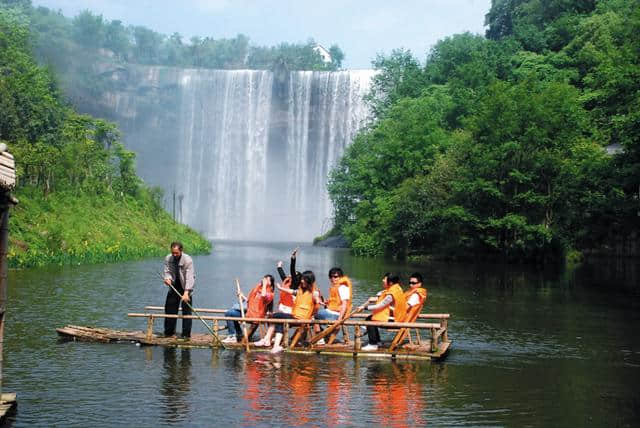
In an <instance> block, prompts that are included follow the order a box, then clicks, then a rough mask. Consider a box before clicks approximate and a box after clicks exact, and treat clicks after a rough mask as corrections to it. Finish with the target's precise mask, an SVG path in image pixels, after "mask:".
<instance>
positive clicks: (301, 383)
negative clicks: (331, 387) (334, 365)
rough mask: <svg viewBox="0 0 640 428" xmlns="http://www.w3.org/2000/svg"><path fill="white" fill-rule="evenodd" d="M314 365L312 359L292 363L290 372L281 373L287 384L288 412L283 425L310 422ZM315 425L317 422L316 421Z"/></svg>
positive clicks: (298, 424)
mask: <svg viewBox="0 0 640 428" xmlns="http://www.w3.org/2000/svg"><path fill="white" fill-rule="evenodd" d="M315 371H316V364H315V363H314V362H313V360H312V359H309V360H306V359H305V360H302V361H296V362H295V363H294V362H292V364H291V366H290V370H289V371H288V372H287V373H283V375H284V376H283V377H282V381H283V383H285V384H288V386H289V388H288V391H289V394H290V395H289V396H288V397H287V398H286V400H287V402H288V403H289V411H288V412H287V415H286V418H285V419H284V420H283V422H285V423H284V425H294V426H300V425H309V424H310V423H311V422H312V417H313V416H314V413H313V408H314V406H313V402H312V397H311V395H312V391H313V385H314V373H315ZM316 423H317V421H316Z"/></svg>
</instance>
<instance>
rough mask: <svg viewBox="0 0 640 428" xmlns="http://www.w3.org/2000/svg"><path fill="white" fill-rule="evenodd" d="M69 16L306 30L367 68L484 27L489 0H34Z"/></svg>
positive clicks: (228, 29)
mask: <svg viewBox="0 0 640 428" xmlns="http://www.w3.org/2000/svg"><path fill="white" fill-rule="evenodd" d="M32 2H33V4H34V5H35V6H46V7H48V8H50V9H54V10H58V9H59V10H61V11H62V13H63V14H64V15H66V16H69V17H73V16H75V15H77V14H78V12H80V11H82V10H84V9H88V10H90V11H91V12H93V13H95V14H102V15H103V17H104V18H106V19H108V20H114V19H119V20H121V21H123V23H124V24H126V25H143V26H145V27H148V28H151V29H152V30H155V31H157V32H160V33H163V34H166V35H170V34H172V33H174V32H178V33H180V34H182V35H183V36H184V39H185V40H188V39H189V38H190V37H191V36H196V35H197V36H201V37H207V36H208V37H213V38H214V39H218V38H225V37H226V38H230V37H235V36H236V35H237V34H239V33H242V34H245V35H247V36H248V37H249V38H250V39H251V42H252V43H253V44H256V45H269V46H270V45H277V44H279V43H281V42H289V43H294V42H305V41H306V40H307V39H309V38H310V37H311V38H313V39H315V41H316V42H318V43H320V44H321V45H323V46H325V47H326V48H329V46H330V45H332V44H334V43H335V44H337V45H338V46H340V48H341V49H342V50H343V51H344V52H345V55H346V57H345V60H344V62H343V66H344V67H345V68H349V69H358V68H370V66H371V61H372V60H373V59H374V58H375V57H376V54H378V53H382V54H389V53H390V52H391V50H392V49H395V48H405V49H410V50H411V51H412V52H413V54H414V55H415V56H416V57H417V58H419V59H420V60H422V61H424V59H426V56H427V53H428V52H429V49H430V48H431V47H432V46H433V45H434V44H435V43H436V42H437V41H438V40H440V39H442V38H444V37H446V36H450V35H453V34H457V33H462V32H465V31H470V32H472V33H480V34H483V33H484V15H485V14H486V13H487V12H488V11H489V7H490V6H491V0H396V1H392V0H318V1H310V0H32Z"/></svg>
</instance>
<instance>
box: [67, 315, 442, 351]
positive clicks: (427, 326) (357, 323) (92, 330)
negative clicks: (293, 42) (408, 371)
mask: <svg viewBox="0 0 640 428" xmlns="http://www.w3.org/2000/svg"><path fill="white" fill-rule="evenodd" d="M144 309H145V312H141V313H129V314H127V316H129V317H131V318H145V319H146V320H147V325H146V327H147V328H146V330H144V331H143V330H138V331H123V330H113V329H108V328H97V327H83V326H76V325H67V326H66V327H63V328H58V329H56V331H57V332H58V334H59V335H60V336H61V337H62V338H64V339H69V340H79V341H90V342H102V343H118V342H128V343H130V342H134V343H139V344H140V345H146V346H168V347H193V348H219V347H220V346H221V345H220V343H219V342H218V340H216V338H215V337H214V336H213V335H212V334H209V333H207V334H202V333H194V334H192V336H191V337H190V338H188V339H181V338H175V337H164V336H162V335H158V334H155V333H154V332H153V327H154V321H155V320H156V319H164V318H176V319H187V318H191V319H197V318H198V317H196V316H194V315H167V314H165V313H164V307H162V306H146V307H145V308H144ZM195 310H196V311H197V312H198V313H200V314H201V319H202V320H204V321H205V322H210V323H211V328H212V330H213V331H215V332H222V331H224V330H226V325H225V324H226V323H225V321H227V320H231V321H237V322H243V321H244V322H246V323H247V324H249V325H250V326H251V330H252V332H254V331H255V332H257V331H258V330H260V329H262V328H263V327H266V324H270V323H272V324H276V323H277V324H284V326H283V328H284V333H285V334H284V337H283V347H284V348H285V352H290V353H305V354H325V355H342V356H352V357H360V356H366V357H383V358H392V359H396V358H403V359H422V360H431V359H434V360H439V359H442V358H444V357H445V356H446V354H447V353H448V351H449V348H450V346H451V340H450V339H449V337H448V327H447V325H448V320H449V314H420V315H419V316H418V318H417V319H416V321H415V322H378V321H366V320H364V318H365V317H366V315H364V314H355V315H353V316H352V317H351V318H350V319H348V320H347V321H345V322H344V324H343V326H342V329H341V331H342V334H341V335H340V336H342V342H339V343H337V342H333V339H332V340H329V341H328V342H327V344H323V345H318V344H309V343H308V342H305V341H304V340H301V338H302V337H303V336H304V333H305V332H306V333H307V338H309V335H311V336H312V335H313V333H312V332H311V331H310V330H312V329H311V327H312V326H313V325H314V324H320V325H324V326H327V325H331V324H333V323H335V321H320V320H295V319H272V318H247V317H245V318H234V317H225V316H224V313H225V312H226V310H224V309H205V308H196V309H195ZM366 326H375V327H378V328H380V329H383V330H385V329H386V330H389V331H391V332H392V333H393V334H394V339H402V340H394V341H392V342H390V343H387V344H386V345H385V344H384V343H383V344H381V346H380V347H379V349H378V350H376V351H364V350H362V336H363V334H365V333H364V332H363V329H362V327H366ZM349 330H351V335H350V334H349ZM425 330H426V332H427V335H426V336H427V337H426V338H423V337H421V335H420V332H423V333H424V332H425ZM292 331H294V332H295V333H294V334H293V336H292V337H290V333H291V332H292ZM401 333H402V337H400V334H401ZM351 338H353V339H351ZM332 342H333V343H332ZM224 347H225V348H229V349H237V350H243V349H245V347H246V343H244V341H243V342H238V343H225V344H224ZM249 349H250V350H251V351H268V350H269V349H270V348H265V347H256V346H254V345H253V344H249Z"/></svg>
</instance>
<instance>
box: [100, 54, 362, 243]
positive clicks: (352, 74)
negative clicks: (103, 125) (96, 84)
mask: <svg viewBox="0 0 640 428" xmlns="http://www.w3.org/2000/svg"><path fill="white" fill-rule="evenodd" d="M127 73H128V74H127V75H126V76H124V77H123V76H121V75H118V74H114V79H115V80H118V79H120V80H126V81H127V88H129V89H127V88H124V87H123V88H121V90H118V91H113V92H109V93H108V94H107V95H106V96H105V97H104V99H103V107H106V108H107V109H108V110H110V111H111V114H110V115H111V118H112V119H114V120H116V121H117V122H119V124H120V126H121V129H122V130H123V134H124V141H125V143H126V145H127V146H128V147H129V148H131V149H132V150H134V151H136V152H137V153H138V170H139V172H140V174H141V175H142V177H143V178H144V179H145V181H147V182H148V183H149V184H152V185H159V186H161V187H163V188H164V189H165V193H166V194H167V196H169V198H168V199H169V210H170V211H171V210H174V209H175V211H176V216H177V217H178V219H179V220H181V221H182V222H184V223H186V224H189V225H190V226H192V227H194V228H195V229H197V230H199V231H201V232H203V233H204V234H205V235H206V236H208V237H210V238H221V239H242V240H281V241H305V240H310V239H312V238H313V237H314V236H316V235H319V234H320V233H322V232H325V231H326V230H327V228H328V227H329V226H330V218H331V214H332V213H331V210H332V208H331V203H330V201H329V198H328V195H327V191H326V183H327V179H328V172H329V171H330V169H331V168H332V167H333V166H334V165H335V164H336V163H337V161H338V160H339V158H340V156H341V155H342V153H343V152H344V149H345V147H346V146H347V145H348V144H349V143H350V142H351V140H352V139H353V137H354V136H355V134H356V132H357V131H358V129H359V128H360V126H362V124H363V122H364V121H365V120H366V118H367V115H368V111H367V108H366V106H365V104H364V102H363V96H364V95H365V93H366V92H367V91H368V89H369V85H370V80H371V78H372V77H373V74H374V72H373V71H371V70H361V71H341V72H311V71H300V72H290V73H288V74H287V75H285V78H284V79H276V78H275V77H274V73H272V72H270V71H256V70H233V71H221V70H202V69H200V70H192V69H184V70H183V69H175V68H165V67H138V68H132V69H129V70H127ZM174 195H175V202H173V198H174ZM174 207H175V208H174Z"/></svg>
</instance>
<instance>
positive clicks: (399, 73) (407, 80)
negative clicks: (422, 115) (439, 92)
mask: <svg viewBox="0 0 640 428" xmlns="http://www.w3.org/2000/svg"><path fill="white" fill-rule="evenodd" d="M372 65H373V68H375V69H376V70H378V73H377V74H376V75H375V76H374V78H373V80H372V83H371V91H370V92H369V94H367V96H366V97H365V99H366V100H367V102H368V103H369V105H370V107H371V110H372V112H373V114H374V116H375V117H380V118H381V117H383V116H384V114H385V112H386V111H387V110H388V109H389V108H390V107H391V106H392V105H393V103H395V102H396V101H398V100H399V99H401V98H405V97H411V98H416V97H418V96H419V95H420V93H421V92H422V89H423V88H424V87H425V86H426V78H425V76H424V74H423V73H422V67H421V66H420V63H419V62H418V60H417V59H416V58H415V57H414V56H413V54H412V53H411V51H409V50H405V49H394V50H393V51H392V52H391V55H389V56H384V55H378V56H377V57H376V59H375V60H374V61H373V63H372Z"/></svg>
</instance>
